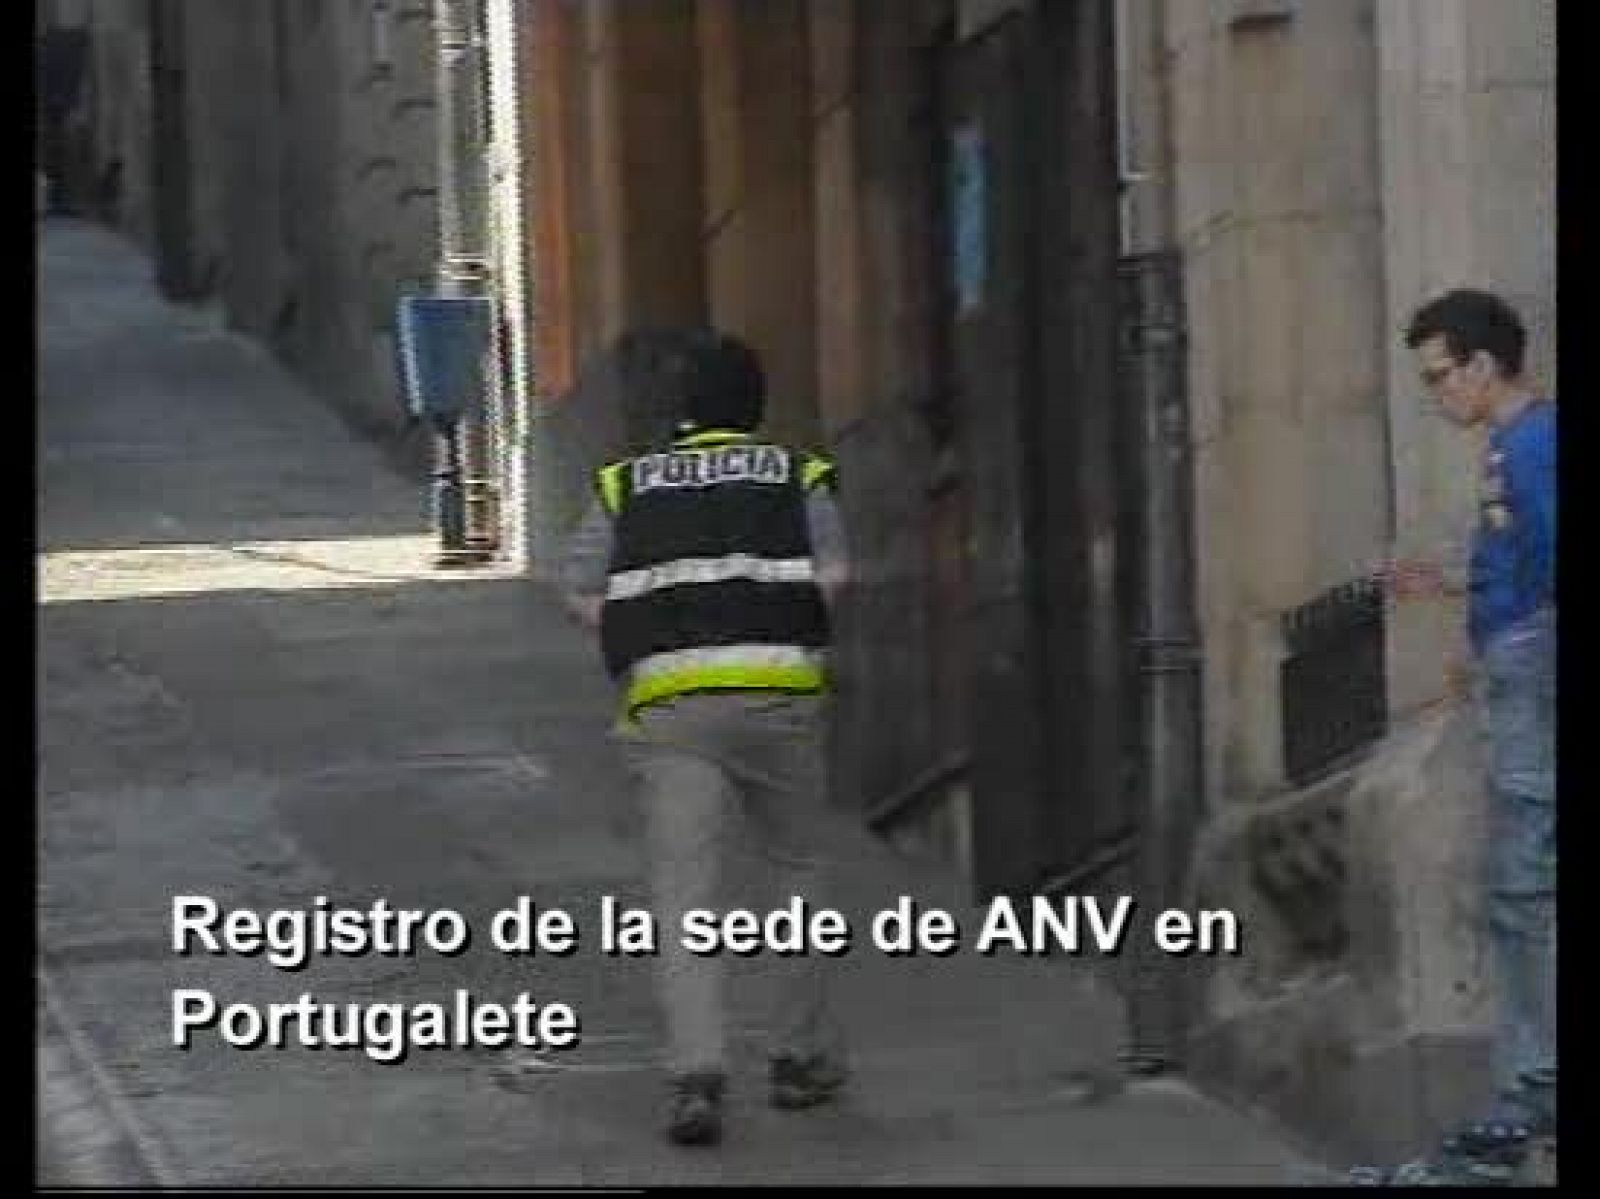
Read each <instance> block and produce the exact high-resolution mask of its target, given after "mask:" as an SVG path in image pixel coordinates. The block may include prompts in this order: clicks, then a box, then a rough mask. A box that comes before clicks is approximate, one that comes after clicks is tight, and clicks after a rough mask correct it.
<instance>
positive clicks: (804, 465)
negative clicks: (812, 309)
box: [596, 431, 835, 715]
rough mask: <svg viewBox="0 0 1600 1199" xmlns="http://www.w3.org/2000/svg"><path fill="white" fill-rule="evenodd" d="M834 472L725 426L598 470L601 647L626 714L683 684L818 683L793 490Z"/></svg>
mask: <svg viewBox="0 0 1600 1199" xmlns="http://www.w3.org/2000/svg"><path fill="white" fill-rule="evenodd" d="M834 475H835V472H834V468H833V464H832V463H831V462H829V461H828V460H827V459H825V458H823V457H820V456H818V455H814V454H809V453H805V452H802V451H798V450H792V449H788V448H786V447H783V446H778V445H772V444H768V443H765V442H761V441H757V440H755V439H753V438H752V437H751V436H750V435H749V434H745V433H737V432H731V431H711V432H706V433H701V434H697V435H695V436H692V437H687V438H684V439H682V440H681V441H679V442H678V443H677V444H675V445H674V446H673V447H672V448H671V449H670V450H664V451H661V452H658V453H652V454H645V455H642V456H640V457H637V458H632V459H628V460H626V461H623V462H617V463H613V464H611V465H610V466H607V467H604V468H602V469H601V470H600V472H599V475H598V477H597V480H596V482H597V489H598V491H599V495H600V499H601V502H602V503H603V504H604V506H605V509H606V511H607V512H608V513H609V514H610V516H611V517H612V519H613V521H614V523H615V528H614V540H613V547H612V555H611V561H610V566H609V569H608V573H607V579H606V591H605V600H606V603H605V606H604V608H603V610H602V613H601V622H600V640H601V651H602V654H603V656H604V659H605V664H606V668H607V670H608V671H609V672H610V674H611V675H612V677H613V678H616V679H619V680H621V681H622V682H623V685H624V705H625V707H626V709H627V711H628V713H629V714H630V715H632V714H633V713H635V712H637V711H638V710H639V709H640V708H642V707H644V706H646V705H648V704H651V703H656V702H659V701H661V700H664V699H670V698H672V697H674V696H677V695H683V694H686V693H691V692H705V691H728V690H777V691H787V692H794V693H802V694H805V693H816V692H820V691H822V690H823V689H824V687H825V685H826V674H825V669H824V664H823V651H824V649H825V647H826V645H827V643H828V615H827V608H826V603H825V600H824V597H823V593H822V590H821V587H820V585H819V579H818V577H817V566H816V559H815V555H814V553H813V546H812V544H811V537H810V532H809V529H808V524H807V512H806V497H807V495H808V493H810V492H811V491H812V490H813V489H814V488H823V487H826V488H830V489H831V488H832V486H833V484H834Z"/></svg>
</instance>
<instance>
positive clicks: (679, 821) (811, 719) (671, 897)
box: [562, 329, 847, 1144]
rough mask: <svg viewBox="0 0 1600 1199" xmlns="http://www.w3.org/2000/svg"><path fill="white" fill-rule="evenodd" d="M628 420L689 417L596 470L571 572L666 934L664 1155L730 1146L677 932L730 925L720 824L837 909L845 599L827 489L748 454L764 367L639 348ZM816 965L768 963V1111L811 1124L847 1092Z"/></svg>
mask: <svg viewBox="0 0 1600 1199" xmlns="http://www.w3.org/2000/svg"><path fill="white" fill-rule="evenodd" d="M613 352H614V355H615V356H616V357H617V358H619V359H621V360H622V361H621V362H620V365H621V367H622V374H623V377H624V379H625V380H626V381H627V382H628V383H629V385H631V386H632V387H634V388H637V389H639V390H636V391H635V393H634V396H633V398H634V400H635V401H636V402H638V401H640V400H643V401H645V402H648V403H652V404H655V405H658V406H660V407H661V408H664V409H665V410H666V411H668V412H670V413H672V414H673V415H674V416H675V417H676V420H675V425H674V427H673V428H672V430H671V434H670V437H669V438H666V439H665V441H666V444H664V445H659V446H658V448H656V449H654V450H653V452H647V453H642V454H639V455H637V456H635V457H630V458H627V459H625V460H623V461H620V462H614V463H612V464H610V465H608V466H605V467H603V468H601V469H600V470H599V471H598V472H597V474H596V476H595V480H594V482H595V495H594V499H593V502H592V504H591V507H590V510H589V512H588V513H587V515H586V516H585V517H584V519H583V521H582V522H581V524H580V525H579V527H578V529H577V531H576V533H575V535H574V537H573V541H572V543H571V545H570V547H569V550H568V555H567V559H566V562H565V563H564V568H563V580H562V586H563V591H564V594H565V598H566V602H567V604H568V607H569V608H570V609H571V610H572V612H573V613H574V614H575V615H576V616H577V617H578V619H579V620H581V621H582V622H583V623H585V624H586V625H588V626H590V627H591V628H598V630H599V633H600V641H601V648H602V652H603V656H604V660H605V666H606V669H607V670H608V672H609V673H610V674H611V676H612V677H613V678H614V679H615V680H616V681H617V683H618V685H619V686H620V688H621V693H622V713H621V717H620V719H619V722H618V725H617V729H616V735H617V737H618V739H619V742H620V743H621V744H622V745H623V746H624V748H625V751H626V753H627V755H628V757H629V760H630V765H631V766H632V767H633V770H634V772H635V774H636V776H637V780H638V795H639V799H640V802H641V804H642V808H643V811H642V813H641V815H642V823H643V829H644V836H645V841H646V848H647V851H648V859H649V865H650V876H651V877H650V884H651V890H652V893H653V898H654V902H655V905H656V909H655V910H656V915H657V917H658V920H659V922H660V925H659V927H660V936H659V938H658V946H659V950H660V953H659V957H658V970H657V983H658V988H659V998H660V1001H661V1004H662V1007H663V1010H664V1015H665V1017H666V1024H667V1030H668V1039H669V1049H668V1062H667V1072H668V1077H669V1083H670V1096H669V1100H670V1106H669V1116H668V1123H667V1134H668V1137H669V1138H670V1139H671V1140H673V1141H674V1142H677V1143H679V1144H712V1143H715V1142H716V1141H718V1140H719V1139H720V1138H721V1133H722V1101H723V1095H724V1091H725V1089H726V1080H727V1071H728V1051H727V1042H726V1032H725V1028H724V1013H723V996H722V988H723V977H722V959H721V958H720V956H717V955H710V956H703V955H696V954H692V953H689V952H687V951H686V950H684V949H683V947H682V945H681V944H680V943H679V935H678V934H679V931H680V929H681V924H680V921H681V919H682V915H683V913H684V912H685V911H687V910H689V909H693V908H707V909H711V910H713V911H716V910H718V905H717V903H716V902H715V896H716V888H717V885H718V881H719V873H720V871H719V865H720V863H719V861H718V848H719V842H720V841H721V840H722V834H723V828H724V824H725V822H726V821H727V820H728V819H730V818H732V817H734V816H736V815H737V816H742V817H744V818H745V819H747V820H749V821H750V822H752V824H753V826H754V829H755V831H756V832H757V834H758V836H757V838H756V843H757V845H758V846H759V848H760V850H761V852H762V853H763V855H764V857H765V859H766V863H767V865H768V867H769V869H770V875H771V882H772V883H773V884H774V896H773V898H774V900H775V901H776V902H775V903H774V905H773V906H778V905H779V904H786V903H787V902H788V901H789V899H790V898H791V897H793V896H801V897H803V898H804V899H806V900H807V901H808V902H809V903H810V904H811V905H812V906H813V907H817V906H827V901H826V898H825V890H826V888H827V886H828V878H827V870H826V862H825V860H824V854H823V851H822V846H821V844H820V833H821V826H822V823H823V820H822V816H823V809H824V806H825V803H826V795H825V791H826V787H825V762H824V752H823V730H824V711H823V705H824V693H825V691H826V688H827V664H826V649H827V645H828V639H829V611H830V608H831V607H832V605H833V604H834V603H835V602H836V596H837V592H838V590H839V588H840V587H841V586H842V585H843V584H844V583H845V581H846V569H847V567H846V559H845V554H844V544H843V537H842V533H841V525H840V519H839V514H838V509H837V507H836V504H835V500H834V489H835V472H834V467H833V464H832V463H831V462H830V461H829V460H828V459H826V458H824V457H821V456H819V455H816V454H812V453H807V452H804V451H801V450H797V449H793V448H790V447H787V446H783V445H777V444H773V443H771V442H769V441H766V440H763V439H760V438H758V437H756V436H755V432H754V431H755V429H756V428H757V426H758V425H759V424H760V422H761V418H762V413H763V409H764V407H765V392H766V384H765V379H764V376H763V372H762V369H761V367H760V364H759V362H758V361H757V359H756V356H755V354H754V353H753V352H752V351H751V350H750V348H749V347H748V346H746V345H744V344H743V343H742V342H740V341H739V340H737V339H736V338H733V337H731V336H728V335H725V334H722V333H719V332H716V331H712V330H700V329H685V330H674V331H667V332H666V333H665V334H660V333H657V334H652V335H650V336H649V337H648V338H645V337H643V336H641V335H632V336H625V337H624V338H623V339H622V341H621V342H620V343H619V344H618V346H616V347H614V351H613ZM830 960H831V959H829V958H827V957H826V956H824V955H821V954H819V953H817V952H814V951H812V952H808V953H805V954H802V955H799V956H794V957H781V958H779V957H774V958H773V959H772V962H773V966H774V968H778V969H784V970H790V971H792V972H793V974H792V975H791V976H789V977H786V978H784V979H781V980H779V983H780V985H779V987H778V994H779V995H780V996H781V998H780V1001H779V1008H780V1010H779V1011H778V1013H777V1018H776V1021H775V1027H774V1030H773V1037H774V1041H773V1043H772V1045H771V1046H770V1049H769V1055H770V1088H771V1091H770V1097H771V1101H772V1102H773V1103H774V1104H775V1105H776V1106H778V1107H783V1108H799V1107H808V1106H811V1105H813V1104H815V1103H819V1102H823V1101H825V1100H827V1099H829V1098H831V1097H832V1096H833V1095H834V1093H835V1092H836V1090H837V1088H838V1087H839V1086H840V1085H841V1084H842V1083H843V1082H844V1079H845V1067H844V1058H843V1053H842V1046H841V1038H840V1036H839V1033H838V1030H837V1028H836V1026H835V1024H834V1022H833V1019H832V1016H831V1014H830V1010H829V1003H828V996H827V988H826V978H825V970H826V967H827V966H828V964H829V962H830Z"/></svg>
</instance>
